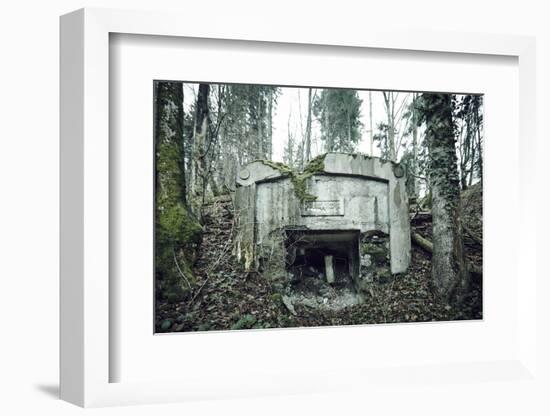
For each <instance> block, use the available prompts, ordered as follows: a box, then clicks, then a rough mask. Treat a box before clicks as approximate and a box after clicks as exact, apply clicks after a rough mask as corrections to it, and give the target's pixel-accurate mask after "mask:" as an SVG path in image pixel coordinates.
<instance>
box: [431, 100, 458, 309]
mask: <svg viewBox="0 0 550 416" xmlns="http://www.w3.org/2000/svg"><path fill="white" fill-rule="evenodd" d="M422 101H423V102H422V108H423V112H424V117H425V121H426V141H427V144H428V151H429V155H430V173H429V178H430V184H431V190H432V216H433V257H432V280H433V285H434V288H435V291H436V294H437V295H438V296H440V297H442V298H446V299H447V300H449V301H451V300H460V299H461V298H462V295H463V294H464V292H465V291H466V290H467V289H468V285H469V274H468V271H467V269H466V266H465V261H464V247H463V242H462V225H461V213H460V187H459V177H458V169H457V158H456V151H455V137H454V133H453V118H452V104H451V95H449V94H423V95H422Z"/></svg>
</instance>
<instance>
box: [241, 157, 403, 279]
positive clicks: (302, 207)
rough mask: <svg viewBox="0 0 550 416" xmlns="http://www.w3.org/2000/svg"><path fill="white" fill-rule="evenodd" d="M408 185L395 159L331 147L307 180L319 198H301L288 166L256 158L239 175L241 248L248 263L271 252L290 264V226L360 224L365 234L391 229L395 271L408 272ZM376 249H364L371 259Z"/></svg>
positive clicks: (333, 227)
mask: <svg viewBox="0 0 550 416" xmlns="http://www.w3.org/2000/svg"><path fill="white" fill-rule="evenodd" d="M405 189H406V188H405V178H404V175H403V171H402V168H400V167H398V166H397V165H395V164H394V163H391V162H383V161H381V160H380V159H378V158H370V157H365V156H362V155H350V154H341V153H328V154H327V155H326V156H325V159H324V168H323V169H322V170H321V171H319V172H317V173H315V174H314V175H313V176H312V177H311V178H309V179H308V180H307V193H308V194H311V195H314V196H315V197H316V200H314V201H301V200H300V199H299V198H298V196H297V195H296V194H295V192H294V188H293V183H292V181H291V180H290V178H289V177H288V175H285V172H284V171H282V170H278V169H276V168H274V167H271V166H268V165H266V164H264V163H263V162H261V161H256V162H253V163H251V164H249V165H247V166H246V167H245V168H244V169H243V170H242V171H241V172H239V175H238V177H237V190H236V194H235V206H236V210H237V217H238V223H237V227H238V233H237V238H236V246H235V250H236V254H237V255H238V256H240V257H241V258H242V259H243V260H244V262H245V264H246V265H247V267H258V266H259V264H260V263H261V260H262V259H263V260H265V259H266V258H267V257H269V259H270V261H272V262H273V261H274V262H275V263H276V264H278V265H279V266H278V267H279V268H284V267H285V264H284V251H285V248H284V239H285V230H289V229H309V230H354V231H359V232H360V235H361V236H362V237H361V238H362V239H363V236H365V235H367V234H368V233H371V234H372V232H376V233H378V235H381V236H383V235H386V236H387V235H389V259H388V261H389V264H390V265H391V270H390V271H391V273H393V274H395V273H401V272H404V271H406V269H407V268H408V266H409V262H410V224H409V216H408V215H409V214H408V199H407V195H406V190H405ZM384 240H385V239H384ZM371 243H372V242H371V241H370V240H369V244H371ZM371 246H372V244H371ZM373 249H374V248H373V247H371V250H373ZM373 255H374V254H372V253H368V251H367V252H365V253H358V257H359V258H361V259H364V261H368V262H371V261H372V259H371V257H372V256H373ZM362 261H363V260H362ZM379 264H383V262H379ZM361 266H363V264H362V265H361ZM276 268H277V266H276V267H275V269H276Z"/></svg>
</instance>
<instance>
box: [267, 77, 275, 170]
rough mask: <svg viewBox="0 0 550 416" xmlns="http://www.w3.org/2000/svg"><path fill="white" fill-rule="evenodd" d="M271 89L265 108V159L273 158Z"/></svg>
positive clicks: (271, 89) (270, 89) (271, 88)
mask: <svg viewBox="0 0 550 416" xmlns="http://www.w3.org/2000/svg"><path fill="white" fill-rule="evenodd" d="M273 88H274V87H269V101H268V108H267V138H268V142H267V159H268V160H271V158H272V157H273Z"/></svg>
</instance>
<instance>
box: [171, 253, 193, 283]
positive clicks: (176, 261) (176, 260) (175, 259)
mask: <svg viewBox="0 0 550 416" xmlns="http://www.w3.org/2000/svg"><path fill="white" fill-rule="evenodd" d="M172 254H173V255H174V263H175V264H176V267H177V268H178V272H179V274H180V276H181V277H183V280H185V283H187V286H188V287H189V289H191V284H190V283H189V280H187V277H185V274H183V272H182V271H181V269H180V265H179V264H178V259H177V258H176V251H175V250H174V247H172Z"/></svg>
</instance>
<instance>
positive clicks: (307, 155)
mask: <svg viewBox="0 0 550 416" xmlns="http://www.w3.org/2000/svg"><path fill="white" fill-rule="evenodd" d="M312 104H313V103H312V98H311V88H310V89H309V91H308V94H307V120H306V146H305V160H306V163H307V162H309V161H310V160H311V110H312V108H311V107H312Z"/></svg>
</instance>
